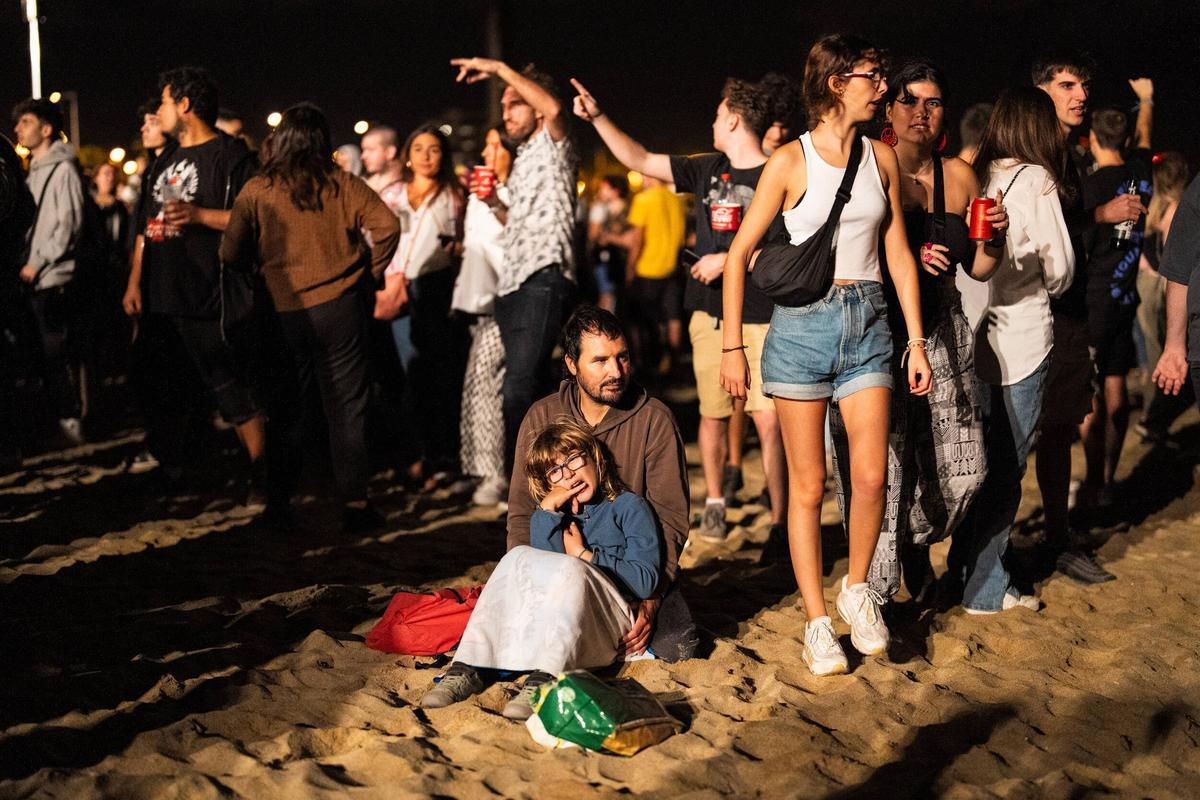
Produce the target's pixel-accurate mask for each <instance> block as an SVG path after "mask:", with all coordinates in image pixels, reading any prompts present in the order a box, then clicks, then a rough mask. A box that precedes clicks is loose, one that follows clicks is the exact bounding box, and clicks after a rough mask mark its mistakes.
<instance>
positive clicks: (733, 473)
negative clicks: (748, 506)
mask: <svg viewBox="0 0 1200 800" xmlns="http://www.w3.org/2000/svg"><path fill="white" fill-rule="evenodd" d="M743 485H744V484H743V483H742V468H741V467H735V466H733V465H732V464H726V465H725V472H724V474H723V475H722V476H721V497H723V498H724V499H725V505H726V506H730V507H732V506H734V505H737V501H738V498H737V493H738V489H741V488H742V486H743Z"/></svg>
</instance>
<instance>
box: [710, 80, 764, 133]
mask: <svg viewBox="0 0 1200 800" xmlns="http://www.w3.org/2000/svg"><path fill="white" fill-rule="evenodd" d="M721 99H722V100H724V101H725V105H726V106H728V107H729V110H730V112H732V113H734V114H737V115H738V116H739V117H741V118H742V122H744V123H745V124H746V127H747V128H749V129H750V132H751V133H753V134H754V135H755V136H757V137H758V138H759V139H761V138H762V137H763V134H764V133H766V132H767V128H769V127H771V124H772V123H773V122H775V120H773V119H771V118H770V117H771V105H770V103H768V102H767V96H766V94H764V93H763V92H762V91H760V90H759V88H758V86H756V85H755V84H753V83H751V82H750V81H743V80H740V79H738V78H726V79H725V86H724V87H722V89H721Z"/></svg>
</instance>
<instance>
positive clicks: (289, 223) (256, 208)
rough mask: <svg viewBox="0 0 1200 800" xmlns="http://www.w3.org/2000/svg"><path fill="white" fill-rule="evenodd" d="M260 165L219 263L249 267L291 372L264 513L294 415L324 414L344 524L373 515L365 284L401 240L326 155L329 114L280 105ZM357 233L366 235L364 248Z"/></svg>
mask: <svg viewBox="0 0 1200 800" xmlns="http://www.w3.org/2000/svg"><path fill="white" fill-rule="evenodd" d="M269 142H270V145H269V147H268V148H267V152H268V153H269V155H268V156H267V158H266V160H265V161H264V163H263V165H262V170H261V172H260V173H259V174H258V175H257V176H256V177H254V178H252V179H251V180H250V181H249V182H248V183H247V184H246V186H245V188H243V189H242V191H241V193H240V194H239V195H238V198H237V201H236V202H235V203H234V205H233V211H232V213H231V215H230V218H229V225H228V227H227V228H226V229H225V235H224V237H223V238H222V240H221V260H222V261H223V262H224V263H225V264H227V265H230V266H231V267H234V268H240V269H243V270H248V269H251V268H253V267H254V266H255V265H258V268H259V270H260V271H261V274H262V277H263V280H264V282H265V283H266V286H267V290H268V292H269V294H270V296H271V300H272V302H273V303H274V306H275V311H276V314H277V317H278V321H279V328H280V329H281V331H282V335H283V339H284V342H286V348H287V351H288V353H289V354H290V355H291V361H292V364H293V365H294V367H295V374H294V376H288V377H289V378H290V377H294V378H295V379H296V381H298V384H297V383H295V382H292V381H290V380H281V381H279V384H280V385H279V386H277V387H276V391H275V392H274V394H275V399H276V403H277V405H278V408H277V409H276V410H275V412H274V413H272V414H271V415H270V420H271V426H272V428H273V430H272V431H271V435H270V437H269V440H270V443H269V445H268V453H267V455H268V459H269V462H268V467H269V469H268V506H267V511H268V514H269V515H271V516H272V517H274V518H275V519H277V520H278V521H279V522H287V521H288V519H289V517H290V514H289V513H288V510H287V509H288V503H289V498H290V495H291V492H292V491H293V489H294V487H295V483H296V479H297V478H298V476H299V468H300V458H299V456H300V454H301V453H302V452H303V449H304V447H303V444H304V441H305V436H304V435H305V433H306V431H305V428H306V427H307V426H305V425H304V424H303V422H305V421H306V420H305V417H306V416H307V415H306V414H305V413H304V412H305V411H306V410H307V409H308V408H310V407H311V406H313V405H314V404H315V402H316V401H317V400H318V399H319V401H320V405H321V407H322V408H323V409H324V412H325V420H326V423H327V427H328V433H329V447H330V451H331V452H332V454H333V472H334V478H335V479H336V482H337V488H338V492H339V493H340V495H341V500H342V503H343V523H344V525H345V527H346V528H347V529H349V530H362V529H365V528H369V527H372V526H374V525H377V524H378V523H379V522H381V521H382V520H381V517H379V515H378V513H377V512H375V511H374V510H373V509H372V508H371V507H370V506H369V505H368V503H367V481H368V478H369V471H368V463H367V447H366V416H367V395H368V382H367V320H368V319H369V318H370V313H371V312H370V301H371V287H372V284H373V283H374V282H375V281H377V280H378V279H379V278H381V277H382V275H383V271H384V269H385V268H386V267H387V265H388V263H389V262H390V261H391V258H392V254H393V252H394V251H395V249H396V242H397V241H398V240H399V237H400V229H399V226H398V225H397V222H396V217H395V216H394V215H393V214H392V212H391V211H390V210H388V207H387V206H386V205H384V203H383V201H382V200H380V199H379V196H378V195H377V194H375V192H374V191H372V190H371V187H369V186H367V184H366V183H364V182H363V181H362V180H361V179H359V178H356V177H354V176H353V175H350V174H349V173H347V172H343V171H342V170H340V169H338V168H337V166H336V165H335V164H334V162H333V148H332V146H331V144H330V137H329V123H328V122H327V121H326V119H325V115H324V114H323V113H322V112H321V110H320V109H318V108H317V107H316V106H314V105H311V104H309V103H301V104H299V105H295V106H292V107H291V108H289V109H288V110H287V111H285V112H284V113H283V120H282V121H281V122H280V123H279V126H278V127H276V128H275V131H274V132H273V133H272V134H271V136H270V139H269ZM363 231H366V232H367V233H368V234H369V235H370V241H371V242H372V244H371V245H370V247H369V249H368V246H367V243H366V241H365V237H364V236H363V233H362V232H363Z"/></svg>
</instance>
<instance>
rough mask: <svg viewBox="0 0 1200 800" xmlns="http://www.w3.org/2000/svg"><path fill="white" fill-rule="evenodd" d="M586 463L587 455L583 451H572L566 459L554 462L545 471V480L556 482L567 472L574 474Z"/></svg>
mask: <svg viewBox="0 0 1200 800" xmlns="http://www.w3.org/2000/svg"><path fill="white" fill-rule="evenodd" d="M586 463H587V456H585V455H584V454H583V453H572V454H571V455H570V456H569V457H568V458H567V460H566V461H564V462H563V463H561V464H555V465H554V466H553V467H551V468H550V469H549V471H547V472H546V480H548V481H550V482H551V483H558V482H559V481H561V480H562V479H563V477H564V476H565V475H566V473H567V472H570V473H571V474H572V475H574V474H575V473H576V472H578V471H579V470H581V469H583V465H584V464H586Z"/></svg>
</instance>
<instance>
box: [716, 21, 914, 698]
mask: <svg viewBox="0 0 1200 800" xmlns="http://www.w3.org/2000/svg"><path fill="white" fill-rule="evenodd" d="M883 70H884V57H883V53H882V52H881V51H880V50H879V49H878V48H876V47H874V46H872V45H871V44H870V43H868V42H865V41H863V40H861V39H859V38H857V37H854V36H845V35H836V36H826V37H825V38H823V39H821V40H820V41H818V42H817V43H816V44H815V45H813V47H812V50H810V51H809V54H808V61H807V63H806V65H805V69H804V81H803V85H804V96H805V101H806V106H807V108H808V115H809V120H808V123H809V126H810V128H811V130H810V131H809V132H807V133H805V134H804V135H803V136H801V137H800V139H799V140H798V141H793V142H790V143H788V144H786V145H784V146H783V147H780V148H779V149H778V150H776V151H775V153H774V154H772V156H771V158H770V160H769V161H768V162H767V165H766V167H765V169H764V170H763V174H762V177H761V178H760V180H759V183H758V188H757V190H756V191H755V194H754V200H753V202H752V203H751V205H750V210H749V212H748V213H747V214H746V218H745V220H744V221H743V222H742V226H741V229H740V230H739V231H738V234H737V236H736V238H735V239H734V241H733V245H732V246H731V247H730V250H729V255H728V256H727V258H726V261H725V273H724V281H725V287H724V311H725V315H724V319H725V325H724V328H725V330H724V347H723V348H722V349H723V350H724V351H725V352H724V357H723V358H722V362H721V384H722V386H724V387H725V389H726V390H727V391H728V392H729V393H730V394H731V395H733V396H734V397H745V396H746V387H747V384H748V383H749V368H748V367H747V363H746V357H745V353H744V352H743V345H742V338H741V337H742V317H741V310H742V297H743V293H744V291H745V281H746V271H747V267H748V264H749V261H750V256H751V254H752V252H753V251H754V249H755V248H756V247H757V246H758V243H759V240H760V239H761V238H762V237H763V235H764V234H765V233H766V231H767V227H768V225H770V223H771V220H773V219H774V218H775V215H776V214H778V213H779V212H780V211H781V210H782V211H783V217H784V222H785V226H786V228H787V231H788V233H789V234H790V236H791V242H792V244H800V243H802V242H805V241H807V240H808V239H810V238H811V237H812V236H813V235H814V233H816V232H817V231H818V230H820V229H821V228H822V226H824V225H825V223H826V222H827V221H828V220H829V218H830V211H831V209H832V208H833V205H834V197H835V195H836V194H837V192H838V190H839V186H840V185H841V184H842V182H843V180H844V178H845V175H846V170H847V168H848V167H849V166H850V161H851V154H852V153H857V152H859V150H861V152H862V156H861V158H860V159H859V161H858V162H857V163H856V164H855V165H854V166H855V172H854V175H853V182H852V184H851V187H850V199H849V201H848V202H846V203H845V206H844V208H843V209H842V213H841V218H840V221H839V223H838V225H837V234H836V243H835V249H834V269H833V285H832V286H831V287H830V289H829V291H828V292H827V293H826V294H825V296H824V297H823V298H821V299H819V300H816V301H814V302H812V303H809V304H807V305H803V306H799V307H788V306H782V305H776V306H775V310H774V313H773V315H772V317H771V326H770V329H769V330H768V333H767V338H766V342H765V344H764V347H763V354H762V380H763V391H764V392H765V393H766V394H768V395H771V396H772V397H774V399H775V409H776V412H777V413H778V415H779V422H780V425H781V427H782V429H783V442H784V450H785V451H786V454H787V463H788V474H789V501H788V502H789V511H788V537H789V544H790V548H791V555H792V568H793V570H794V571H795V573H796V580H797V582H798V583H799V585H800V594H801V596H802V597H803V599H804V609H805V612H806V613H807V616H808V625H807V627H806V630H805V634H804V651H803V656H804V660H805V662H806V663H807V664H808V666H809V669H811V670H812V671H813V673H814V674H816V675H831V674H835V673H840V672H845V671H846V670H847V668H848V666H847V662H846V655H845V653H844V652H842V647H841V645H840V644H839V643H838V640H837V636H836V635H835V634H834V631H833V624H832V622H831V620H830V618H829V616H828V614H827V612H826V606H825V597H824V589H823V586H822V583H821V503H822V498H823V496H824V491H825V418H826V412H827V410H828V408H829V404H830V400H831V399H832V401H833V402H835V403H838V404H839V406H840V407H841V411H842V418H843V419H844V421H845V425H846V433H847V439H848V441H849V452H850V482H851V487H852V490H853V491H852V497H851V501H850V503H849V507H848V509H847V514H846V518H847V523H848V524H847V527H848V528H849V531H850V568H849V574H848V575H847V576H846V577H845V578H843V579H842V581H841V583H840V586H839V591H838V593H837V602H836V605H837V609H838V613H839V615H840V616H841V617H842V618H843V619H844V620H846V621H847V622H848V623H849V624H850V641H851V643H852V644H853V645H854V647H855V649H857V650H858V651H859V652H861V653H863V654H864V655H879V654H882V653H884V652H885V651H886V650H887V646H888V642H889V638H890V637H889V635H888V629H887V626H886V625H885V624H884V621H883V617H882V614H881V606H882V604H883V599H882V598H881V597H880V596H879V594H878V593H877V592H875V591H874V590H872V589H871V588H870V587H869V586H868V585H867V570H868V568H869V567H870V565H871V559H872V557H873V555H874V553H875V545H876V543H877V541H878V538H879V529H880V526H881V523H882V520H883V506H884V485H885V479H886V476H887V442H888V407H889V405H890V403H891V396H892V380H893V378H892V366H891V365H892V335H891V331H890V329H889V327H888V309H887V303H886V300H885V299H884V292H883V270H882V266H881V261H880V257H879V256H880V253H879V249H880V248H879V242H880V239H881V238H882V239H883V249H884V250H885V251H886V256H887V268H888V273H889V276H890V278H891V280H892V282H893V283H894V284H895V287H896V295H897V296H898V297H899V303H900V307H901V309H902V311H903V316H904V320H905V322H906V323H907V327H908V335H909V337H910V340H909V342H908V346H907V348H906V351H907V359H906V364H907V369H908V375H907V381H908V389H909V391H910V392H912V393H914V394H917V395H924V394H927V393H928V392H929V390H930V388H931V371H930V368H929V361H928V360H927V359H926V357H925V351H924V346H925V334H924V329H923V328H922V325H921V304H920V289H919V287H918V285H917V264H916V260H915V259H914V258H913V255H912V252H911V251H910V250H909V245H908V238H907V235H906V234H905V230H904V216H903V209H902V206H901V196H900V170H899V166H898V165H897V161H896V153H895V152H894V151H893V150H892V149H891V148H890V147H888V146H887V145H885V144H883V143H881V142H875V141H870V140H868V139H866V138H865V137H861V136H860V135H859V133H858V126H859V125H862V124H863V123H866V122H869V121H870V120H872V119H874V118H875V116H876V115H877V112H878V111H879V109H880V108H881V107H882V105H883V98H884V93H885V92H886V91H887V88H888V86H887V81H886V80H885V79H884V77H883Z"/></svg>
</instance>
